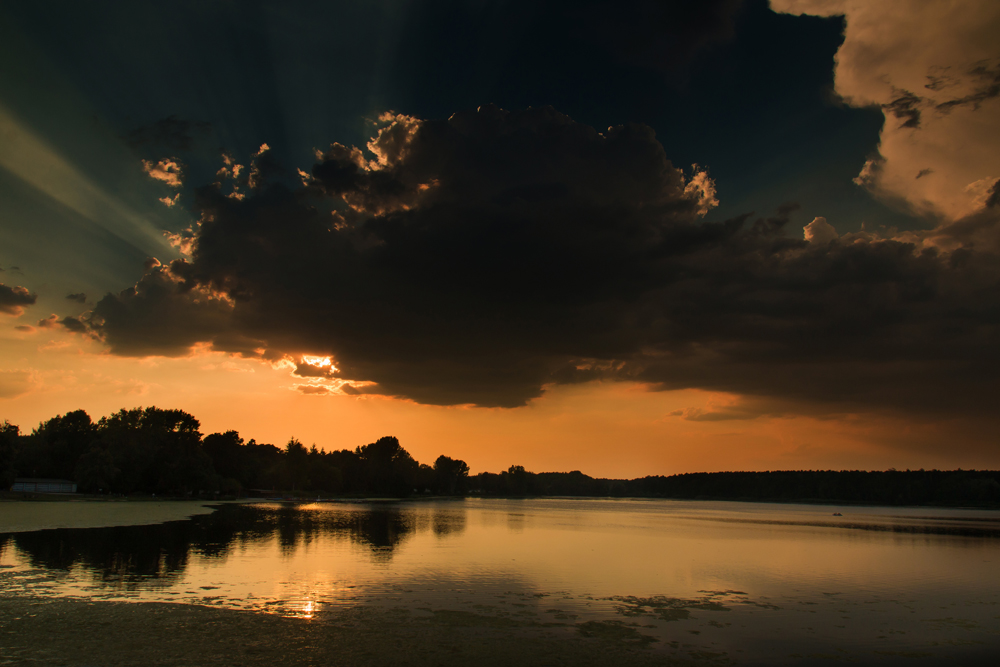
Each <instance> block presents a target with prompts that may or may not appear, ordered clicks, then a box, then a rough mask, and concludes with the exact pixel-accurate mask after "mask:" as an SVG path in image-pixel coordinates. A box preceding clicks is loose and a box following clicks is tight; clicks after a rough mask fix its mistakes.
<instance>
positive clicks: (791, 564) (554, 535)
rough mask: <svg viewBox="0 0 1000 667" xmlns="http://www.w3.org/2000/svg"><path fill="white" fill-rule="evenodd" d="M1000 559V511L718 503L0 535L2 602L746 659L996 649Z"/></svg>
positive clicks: (275, 506) (354, 515) (347, 513)
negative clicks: (401, 625)
mask: <svg viewBox="0 0 1000 667" xmlns="http://www.w3.org/2000/svg"><path fill="white" fill-rule="evenodd" d="M835 512H840V513H841V514H842V516H834V513H835ZM998 565H1000V513H998V512H991V511H973V510H937V509H927V508H920V509H903V508H860V507H830V506H801V505H770V504H755V503H725V502H685V501H629V500H621V501H610V500H608V501H604V500H560V499H548V500H465V501H462V500H455V501H426V502H401V503H385V504H371V503H369V504H348V503H313V504H279V503H260V504H242V505H225V506H223V507H221V508H220V509H219V510H218V511H216V512H215V513H213V514H209V515H203V516H197V517H193V518H191V519H189V520H185V521H173V522H169V523H164V524H159V525H151V526H124V527H115V528H88V529H57V530H41V531H35V532H21V533H15V534H11V535H7V536H0V566H2V567H3V569H0V587H2V588H3V589H4V590H5V592H6V593H7V594H20V593H23V594H31V595H57V596H67V597H86V598H91V599H115V600H136V601H172V602H186V603H193V604H202V605H206V604H207V605H216V606H223V607H230V608H240V609H252V610H258V611H262V612H267V613H275V614H282V615H286V616H296V617H303V618H315V619H317V620H322V619H323V617H324V615H329V614H335V613H336V609H338V608H343V607H354V606H361V605H378V606H389V607H405V608H407V609H408V610H410V612H412V613H414V614H418V615H419V614H447V613H459V612H461V613H465V614H477V615H481V616H484V617H489V618H492V619H506V620H507V621H517V622H523V623H534V624H538V623H548V624H553V625H555V626H558V625H560V624H562V625H565V626H566V627H567V628H569V629H572V630H574V631H577V632H579V633H582V634H584V635H587V634H588V633H597V634H598V635H600V633H602V632H616V633H619V634H622V633H625V635H627V636H628V637H630V638H632V639H634V640H635V641H638V642H645V643H647V644H648V645H649V646H650V650H659V651H664V652H666V653H669V654H686V655H689V656H690V655H695V654H697V655H702V654H703V655H710V654H711V655H715V656H717V657H718V656H722V657H725V658H726V659H734V660H736V661H739V660H740V658H741V657H742V658H747V659H751V658H754V657H756V659H760V658H761V656H764V657H765V658H767V659H769V660H771V659H773V660H777V659H778V658H779V657H780V658H782V659H798V658H802V657H807V656H813V657H820V656H826V657H840V658H848V657H851V656H858V655H861V656H865V657H867V658H870V657H871V656H882V657H884V658H885V659H886V660H892V659H895V658H907V657H909V658H912V659H917V658H920V657H926V658H935V657H936V658H942V657H948V656H956V657H958V656H961V655H962V654H963V651H966V650H972V651H975V652H977V654H981V653H982V652H983V651H986V652H991V651H994V650H996V651H998V654H1000V575H998V571H1000V570H998ZM779 647H780V650H779Z"/></svg>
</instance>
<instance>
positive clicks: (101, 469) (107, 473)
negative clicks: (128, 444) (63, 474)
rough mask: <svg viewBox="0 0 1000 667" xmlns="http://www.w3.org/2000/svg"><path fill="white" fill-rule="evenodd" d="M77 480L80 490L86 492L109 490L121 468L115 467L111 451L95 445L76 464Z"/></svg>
mask: <svg viewBox="0 0 1000 667" xmlns="http://www.w3.org/2000/svg"><path fill="white" fill-rule="evenodd" d="M75 472H76V481H77V486H78V488H79V489H80V491H84V492H86V493H95V492H107V491H108V489H110V488H111V482H112V480H114V479H115V477H116V476H117V475H118V473H119V472H121V471H120V470H118V468H117V467H115V459H114V457H113V456H111V452H109V451H108V450H106V449H104V448H103V447H94V448H92V449H91V450H90V451H89V452H87V453H86V454H84V455H83V456H81V457H80V460H79V462H78V463H77V464H76V471H75Z"/></svg>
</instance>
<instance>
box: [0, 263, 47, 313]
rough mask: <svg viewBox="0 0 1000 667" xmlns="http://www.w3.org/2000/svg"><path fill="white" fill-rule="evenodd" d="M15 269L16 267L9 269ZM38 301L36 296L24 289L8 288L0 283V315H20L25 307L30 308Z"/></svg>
mask: <svg viewBox="0 0 1000 667" xmlns="http://www.w3.org/2000/svg"><path fill="white" fill-rule="evenodd" d="M11 268H12V269H16V268H17V267H11ZM37 300H38V296H36V295H35V294H32V293H31V292H29V291H28V290H27V288H24V287H20V286H18V287H8V286H7V285H4V284H3V283H0V313H6V314H7V315H20V314H21V313H23V312H24V309H25V308H26V307H27V306H32V305H34V304H35V302H36V301H37Z"/></svg>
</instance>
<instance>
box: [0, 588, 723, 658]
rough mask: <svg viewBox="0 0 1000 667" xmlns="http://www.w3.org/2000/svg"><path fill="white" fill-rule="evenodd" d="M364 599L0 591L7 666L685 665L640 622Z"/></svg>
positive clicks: (0, 641)
mask: <svg viewBox="0 0 1000 667" xmlns="http://www.w3.org/2000/svg"><path fill="white" fill-rule="evenodd" d="M604 626H605V624H577V625H574V624H561V623H559V624H537V623H535V624H531V623H517V622H514V621H511V620H509V619H501V618H495V617H490V616H481V615H478V614H475V613H468V612H454V611H453V612H443V611H439V612H430V611H427V612H426V613H421V612H419V611H417V612H412V611H409V610H407V609H401V608H400V609H381V608H359V609H348V610H343V611H337V612H332V613H329V614H327V615H326V616H325V617H324V618H323V619H322V620H319V619H313V620H305V619H292V618H283V617H280V616H272V615H268V614H258V613H254V612H245V611H236V610H227V609H214V608H210V607H200V606H193V605H182V604H168V603H129V602H88V601H83V600H71V599H63V598H28V597H0V664H3V665H50V666H53V667H56V666H67V667H69V666H72V667H89V666H96V665H101V666H102V667H117V666H125V665H177V666H180V665H205V666H214V665H251V666H253V665H261V666H264V665H267V666H268V667H273V666H274V665H282V666H283V667H285V666H293V667H294V666H299V665H317V666H319V665H324V666H327V665H345V666H346V665H351V666H365V665H372V666H375V665H378V666H383V665H412V666H415V667H416V666H421V667H423V666H430V665H463V666H465V665H475V666H477V667H479V666H481V665H482V666H493V665H495V666H497V667H499V666H502V665H503V666H506V665H616V666H617V665H625V666H631V665H688V664H725V661H722V662H717V657H721V656H708V655H706V656H705V658H704V660H698V661H697V663H692V662H689V661H677V660H672V659H670V658H668V657H667V656H664V655H663V654H662V653H658V652H656V651H654V650H651V649H650V648H649V645H648V643H647V642H646V641H644V640H643V638H642V635H641V633H639V632H638V631H637V630H636V628H634V627H631V626H625V625H614V624H613V625H607V626H606V627H604Z"/></svg>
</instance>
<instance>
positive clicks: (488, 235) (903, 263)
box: [89, 107, 1000, 421]
mask: <svg viewBox="0 0 1000 667" xmlns="http://www.w3.org/2000/svg"><path fill="white" fill-rule="evenodd" d="M384 123H385V126H384V127H383V128H382V130H381V132H380V134H379V136H378V137H376V138H375V139H374V140H373V141H372V143H371V144H370V148H371V152H369V153H364V152H362V151H359V150H357V149H350V148H347V147H343V146H338V145H335V146H333V147H332V148H331V149H330V150H329V151H327V152H326V153H325V154H324V155H323V156H322V159H321V160H320V162H318V163H317V164H316V165H314V167H313V168H312V172H311V174H312V176H311V178H308V177H307V183H306V184H305V185H304V186H303V187H301V188H298V189H289V188H286V187H283V186H281V185H277V184H276V185H272V186H270V187H266V188H260V189H258V190H256V191H250V192H248V193H247V195H246V197H245V198H244V199H242V200H240V199H236V198H232V197H227V196H224V195H223V194H222V190H221V189H220V188H218V187H215V186H211V187H206V188H203V189H202V190H201V191H200V192H199V204H198V206H199V208H200V212H201V216H202V218H201V226H200V228H199V229H198V230H197V237H196V240H195V242H194V244H193V250H192V256H191V258H190V259H189V260H177V261H175V262H173V263H172V264H171V265H170V266H169V267H160V266H154V267H152V268H151V269H150V271H149V272H148V273H147V274H146V275H145V276H144V277H143V279H142V280H141V281H140V282H139V284H138V285H136V287H135V288H133V289H130V290H126V291H124V292H122V293H121V294H118V295H108V296H106V297H105V298H104V299H102V300H101V301H100V302H99V303H98V304H97V306H96V308H95V311H94V314H93V317H92V319H91V320H90V322H89V326H90V327H91V329H92V330H93V331H94V332H96V333H98V334H99V335H101V336H102V337H103V338H104V340H105V341H106V342H107V344H108V345H109V347H110V348H111V350H112V351H113V352H115V353H118V354H130V355H145V354H168V355H178V354H184V353H185V352H186V351H188V350H189V349H191V347H192V346H194V345H196V344H198V343H202V344H207V345H211V346H212V347H213V348H214V349H218V350H226V351H231V352H236V353H239V354H242V355H244V356H247V357H259V358H266V359H281V358H283V357H284V356H285V355H288V356H289V357H291V358H292V359H293V361H294V362H295V363H296V364H297V370H296V372H297V373H298V374H299V375H303V376H307V377H313V376H315V372H316V371H314V370H313V368H315V367H309V366H308V365H304V364H302V363H300V355H302V354H315V355H332V356H333V357H334V362H335V365H336V367H337V368H338V369H339V373H338V374H337V377H339V378H344V379H349V380H352V381H366V382H374V383H377V384H376V385H375V386H374V387H372V386H368V387H365V388H364V389H363V391H365V392H371V391H377V392H379V393H384V394H389V395H395V396H402V397H407V398H411V399H414V400H416V401H419V402H425V403H435V404H457V403H473V404H477V405H484V406H516V405H522V404H524V403H525V402H526V401H528V400H530V399H531V398H533V397H536V396H538V395H540V393H541V392H542V390H543V386H544V385H546V384H549V383H566V382H582V381H587V380H592V379H622V380H637V381H642V382H646V383H649V384H651V385H653V386H655V387H660V388H663V389H669V388H683V387H697V388H703V389H711V390H719V391H728V392H736V393H741V394H746V395H750V396H756V397H763V398H768V399H769V400H771V399H774V400H779V401H791V402H799V403H800V404H804V403H811V404H813V405H818V404H822V405H825V406H828V407H827V408H824V409H837V410H858V409H877V408H885V407H890V408H901V409H920V410H927V409H944V410H950V411H955V410H959V411H968V410H973V411H984V410H989V409H992V407H991V406H990V403H991V400H990V397H991V396H993V395H995V393H996V391H995V390H996V378H997V377H998V375H997V373H996V371H997V369H998V363H997V362H998V360H1000V359H998V355H1000V352H998V350H1000V347H998V345H997V342H998V341H997V325H998V322H1000V315H998V313H1000V296H998V295H1000V290H998V289H997V287H998V286H1000V268H998V267H1000V263H998V262H997V261H996V259H997V256H996V252H997V250H998V248H997V246H996V245H995V244H994V241H995V238H996V233H995V232H996V229H997V228H998V226H997V220H996V216H995V215H994V212H995V209H990V210H986V211H984V212H983V213H982V215H981V216H980V217H979V218H976V219H974V220H973V219H969V220H965V221H961V223H962V224H958V223H956V225H954V226H952V227H949V228H943V229H940V230H936V232H935V234H936V236H932V235H927V236H925V237H921V238H914V239H911V240H909V241H905V240H899V239H895V240H894V239H891V238H890V239H885V238H878V237H874V236H872V235H869V234H864V233H860V234H854V235H847V236H843V237H837V236H836V234H833V236H832V237H826V236H824V237H822V241H821V240H820V237H816V238H815V239H814V240H813V241H811V242H807V241H805V240H802V239H801V238H796V237H800V236H801V231H800V230H801V224H802V223H803V222H805V221H799V222H798V223H797V224H796V225H794V226H793V225H792V219H793V216H794V212H795V209H796V206H795V205H794V204H790V205H787V206H784V207H782V208H781V209H780V210H779V211H778V212H777V214H775V215H773V216H770V217H754V216H750V215H746V216H741V217H739V218H735V219H731V220H728V221H725V222H705V221H704V220H703V219H702V218H701V217H700V213H701V212H703V211H705V210H706V209H707V208H708V207H709V206H710V205H711V200H712V195H713V193H712V191H711V188H710V181H708V179H707V177H706V176H705V174H698V173H689V174H687V175H685V174H683V173H682V172H681V171H680V170H678V169H677V168H675V167H674V166H673V165H672V164H671V163H670V161H669V160H668V159H667V156H666V154H665V153H664V150H663V147H662V146H661V145H660V143H659V142H658V141H657V140H656V138H655V136H654V134H653V132H652V131H651V130H650V129H649V128H648V127H645V126H642V125H628V126H621V127H614V128H610V129H608V130H607V131H605V132H603V133H599V132H598V131H596V130H595V129H593V128H590V127H587V126H585V125H582V124H580V123H576V122H574V121H573V120H572V119H570V118H568V117H567V116H564V115H562V114H559V113H558V112H556V111H554V110H552V109H551V108H541V109H529V110H527V111H521V112H513V113H508V112H505V111H502V110H500V109H498V108H495V107H484V108H482V109H480V110H479V111H476V112H463V113H458V114H455V115H453V116H452V117H451V118H449V119H448V120H447V121H444V120H441V121H417V120H415V119H412V118H408V117H405V116H397V117H392V118H390V117H386V118H385V119H384ZM935 239H936V240H935ZM938 245H940V247H941V248H946V249H947V251H946V250H940V249H938V247H937V246H938ZM319 370H322V369H319ZM322 372H323V373H324V374H325V373H326V372H325V371H322ZM316 377H318V376H316ZM300 391H306V389H300ZM308 391H311V392H315V391H317V390H314V389H309V390H308ZM342 391H343V390H342ZM352 393H353V392H352ZM830 406H832V407H830ZM764 409H765V408H761V409H757V408H754V410H749V409H745V408H726V409H721V410H717V411H714V412H709V413H704V414H693V413H692V414H688V415H686V418H688V419H693V420H702V421H704V420H719V419H734V418H749V417H752V416H754V415H756V414H761V410H764ZM803 409H804V408H803ZM816 409H819V408H816ZM741 415H743V416H744V417H741Z"/></svg>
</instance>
